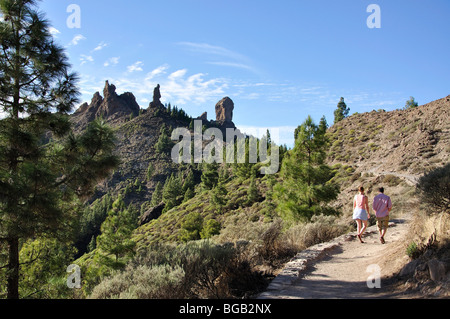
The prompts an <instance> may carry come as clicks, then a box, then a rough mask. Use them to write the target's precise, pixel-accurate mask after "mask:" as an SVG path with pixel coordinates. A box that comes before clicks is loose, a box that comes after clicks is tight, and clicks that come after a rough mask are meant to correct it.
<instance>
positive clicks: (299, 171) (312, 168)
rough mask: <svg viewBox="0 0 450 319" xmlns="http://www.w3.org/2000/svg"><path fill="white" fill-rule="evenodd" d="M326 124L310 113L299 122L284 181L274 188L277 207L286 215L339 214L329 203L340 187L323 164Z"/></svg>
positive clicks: (284, 168) (306, 217) (285, 164)
mask: <svg viewBox="0 0 450 319" xmlns="http://www.w3.org/2000/svg"><path fill="white" fill-rule="evenodd" d="M323 125H324V124H321V125H320V126H316V125H315V124H314V122H313V120H312V119H311V117H309V116H308V118H307V119H306V121H305V122H304V123H303V124H302V125H301V126H299V128H298V130H297V132H298V134H297V139H296V141H295V147H294V149H293V150H292V151H290V152H289V153H288V154H287V155H286V157H285V159H284V161H283V164H282V168H281V172H280V176H281V177H282V179H283V182H282V183H280V184H278V185H276V186H275V188H274V199H275V200H276V202H277V204H278V211H279V212H280V214H281V215H282V216H283V217H284V218H286V219H294V220H310V219H311V218H312V217H313V216H314V215H317V214H336V213H337V212H336V211H334V210H333V209H331V208H329V207H327V206H326V204H327V203H328V202H330V201H331V200H334V199H336V197H337V195H338V193H339V188H338V186H337V185H335V184H333V183H331V182H330V179H331V178H332V170H331V168H330V167H328V166H327V165H325V164H324V162H325V158H326V149H327V140H326V138H325V131H324V129H323Z"/></svg>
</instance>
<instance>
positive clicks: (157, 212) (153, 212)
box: [139, 203, 166, 226]
mask: <svg viewBox="0 0 450 319" xmlns="http://www.w3.org/2000/svg"><path fill="white" fill-rule="evenodd" d="M165 207H166V204H164V203H161V204H159V205H158V206H155V207H153V208H151V209H149V210H148V211H146V212H145V213H144V214H143V215H142V216H141V217H140V218H139V226H142V225H145V224H148V223H150V222H151V221H152V220H154V219H158V218H159V217H160V216H161V215H162V211H163V210H164V208H165Z"/></svg>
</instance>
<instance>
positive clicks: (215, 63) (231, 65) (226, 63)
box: [206, 62, 253, 71]
mask: <svg viewBox="0 0 450 319" xmlns="http://www.w3.org/2000/svg"><path fill="white" fill-rule="evenodd" d="M206 63H207V64H212V65H218V66H229V67H233V68H239V69H245V70H250V71H253V68H252V67H251V66H249V65H247V64H243V63H236V62H206Z"/></svg>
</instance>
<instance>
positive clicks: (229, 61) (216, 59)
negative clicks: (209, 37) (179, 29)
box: [177, 42, 257, 73]
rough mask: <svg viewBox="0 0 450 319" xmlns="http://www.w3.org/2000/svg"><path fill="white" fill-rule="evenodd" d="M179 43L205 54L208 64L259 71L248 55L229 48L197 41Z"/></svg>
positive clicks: (186, 48)
mask: <svg viewBox="0 0 450 319" xmlns="http://www.w3.org/2000/svg"><path fill="white" fill-rule="evenodd" d="M177 45H179V46H181V47H182V48H184V49H185V50H186V51H189V52H192V53H195V54H199V55H202V56H204V58H205V60H206V62H205V63H206V64H211V65H217V66H223V67H233V68H240V69H244V70H247V71H251V72H253V73H257V70H256V68H254V67H253V66H252V61H251V60H250V59H249V58H248V57H246V56H245V55H243V54H240V53H238V52H235V51H232V50H229V49H227V48H224V47H221V46H217V45H212V44H208V43H196V42H178V43H177Z"/></svg>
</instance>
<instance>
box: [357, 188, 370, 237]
mask: <svg viewBox="0 0 450 319" xmlns="http://www.w3.org/2000/svg"><path fill="white" fill-rule="evenodd" d="M369 218H370V212H369V198H368V197H367V196H366V195H364V187H362V186H361V187H360V188H359V194H357V195H355V198H354V199H353V219H354V220H356V224H357V229H358V230H357V231H358V239H359V241H360V242H361V243H364V241H363V240H362V235H363V234H364V232H365V231H366V228H367V221H368V220H369Z"/></svg>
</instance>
